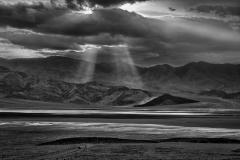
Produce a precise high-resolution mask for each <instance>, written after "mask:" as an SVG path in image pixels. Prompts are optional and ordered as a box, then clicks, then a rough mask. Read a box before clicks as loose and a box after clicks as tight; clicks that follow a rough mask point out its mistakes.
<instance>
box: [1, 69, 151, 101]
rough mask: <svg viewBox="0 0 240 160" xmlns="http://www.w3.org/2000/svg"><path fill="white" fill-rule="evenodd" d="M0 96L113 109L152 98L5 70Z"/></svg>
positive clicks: (141, 93)
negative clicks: (95, 105)
mask: <svg viewBox="0 0 240 160" xmlns="http://www.w3.org/2000/svg"><path fill="white" fill-rule="evenodd" d="M0 93H1V95H2V96H5V97H6V98H17V99H28V100H36V101H47V102H62V103H76V104H98V105H117V106H121V105H130V104H135V103H138V102H140V101H141V100H142V99H145V98H149V97H151V96H152V94H151V93H149V92H147V91H143V90H139V89H130V88H127V87H117V86H105V85H102V84H99V83H97V82H89V83H85V84H76V83H68V82H64V81H60V80H54V79H46V78H44V79H43V78H39V77H37V76H31V75H29V74H26V73H23V72H18V71H11V70H9V69H7V68H5V67H0Z"/></svg>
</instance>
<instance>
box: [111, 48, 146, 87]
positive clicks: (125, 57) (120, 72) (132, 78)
mask: <svg viewBox="0 0 240 160" xmlns="http://www.w3.org/2000/svg"><path fill="white" fill-rule="evenodd" d="M114 56H115V65H116V70H117V79H118V80H117V81H118V82H120V83H123V84H126V85H130V86H132V87H136V88H142V87H143V82H142V80H141V77H140V75H139V73H138V71H137V68H136V66H135V63H134V61H133V59H132V57H131V55H130V53H129V50H128V47H127V46H125V47H123V48H122V52H121V55H118V54H117V53H115V55H114ZM124 74H127V75H124ZM122 77H125V79H122Z"/></svg>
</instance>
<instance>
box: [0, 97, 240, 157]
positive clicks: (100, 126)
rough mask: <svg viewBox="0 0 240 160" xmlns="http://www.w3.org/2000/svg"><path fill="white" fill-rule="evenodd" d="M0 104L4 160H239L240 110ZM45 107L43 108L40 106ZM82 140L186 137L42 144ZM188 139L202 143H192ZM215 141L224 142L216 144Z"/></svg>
mask: <svg viewBox="0 0 240 160" xmlns="http://www.w3.org/2000/svg"><path fill="white" fill-rule="evenodd" d="M0 104H1V109H0V144H1V145H0V150H1V152H0V159H1V160H21V159H22V160H28V159H29V160H34V159H36V160H39V159H58V160H59V159H72V160H73V159H79V160H85V159H103V160H105V159H110V160H113V159H114V160H115V159H144V160H146V159H149V160H152V159H164V160H165V159H166V160H170V159H179V160H188V159H193V160H195V159H199V160H200V159H206V160H207V159H209V160H212V159H216V160H221V159H225V160H226V159H229V160H232V159H240V152H239V149H240V147H239V144H238V143H236V144H235V143H233V142H232V141H234V140H240V110H239V108H238V107H230V108H227V107H225V108H224V107H222V108H216V107H207V106H206V105H204V103H203V104H201V107H198V108H197V109H196V108H195V110H194V109H191V106H188V105H183V106H168V107H167V106H163V107H161V109H159V108H157V107H152V108H134V109H133V108H131V107H128V106H126V107H120V108H119V107H113V108H101V107H98V108H94V107H93V106H91V107H93V108H94V109H91V107H90V108H89V107H88V108H87V107H82V108H81V109H78V108H77V106H70V105H69V109H68V110H66V109H65V107H66V106H67V105H65V104H51V103H45V102H31V101H20V100H8V99H1V100H0ZM43 104H45V105H44V107H41V106H43ZM27 105H28V106H27ZM61 105H62V106H61ZM198 105H199V104H198ZM31 106H33V108H32V107H31ZM194 107H196V106H194ZM30 108H31V109H30ZM56 108H58V110H56ZM78 137H79V138H84V137H86V138H88V137H98V138H101V137H104V138H120V139H129V140H163V139H172V138H181V141H172V142H170V141H166V142H161V143H151V142H143V143H134V142H129V143H115V142H114V141H113V142H109V141H107V142H101V143H93V142H85V141H84V142H82V143H73V142H74V141H69V144H63V145H44V146H41V145H39V144H41V143H46V142H51V141H55V140H61V139H66V138H78ZM189 138H190V139H191V138H196V139H199V140H197V141H192V142H191V141H188V139H189ZM214 138H221V140H219V141H217V142H215V141H214V142H213V141H211V139H214ZM200 139H203V142H201V141H200Z"/></svg>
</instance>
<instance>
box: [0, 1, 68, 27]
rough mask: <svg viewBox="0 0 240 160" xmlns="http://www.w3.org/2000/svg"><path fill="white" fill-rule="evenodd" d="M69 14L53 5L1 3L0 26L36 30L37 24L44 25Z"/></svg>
mask: <svg viewBox="0 0 240 160" xmlns="http://www.w3.org/2000/svg"><path fill="white" fill-rule="evenodd" d="M69 12H70V11H69V10H67V9H63V8H56V6H55V5H53V3H52V4H51V3H50V4H44V3H41V2H37V3H32V4H27V3H20V2H19V3H15V4H4V3H2V4H0V25H1V26H8V25H9V26H13V27H17V28H36V27H37V25H39V24H43V23H46V22H47V21H49V20H50V19H53V18H56V17H59V16H61V15H63V14H66V13H69Z"/></svg>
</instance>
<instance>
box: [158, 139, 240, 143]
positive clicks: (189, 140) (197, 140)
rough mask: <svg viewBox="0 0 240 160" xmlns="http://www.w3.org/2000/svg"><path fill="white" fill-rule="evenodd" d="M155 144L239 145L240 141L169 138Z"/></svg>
mask: <svg viewBox="0 0 240 160" xmlns="http://www.w3.org/2000/svg"><path fill="white" fill-rule="evenodd" d="M157 142H189V143H226V144H229V143H232V144H240V140H237V139H228V138H170V139H165V140H159V141H157Z"/></svg>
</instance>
